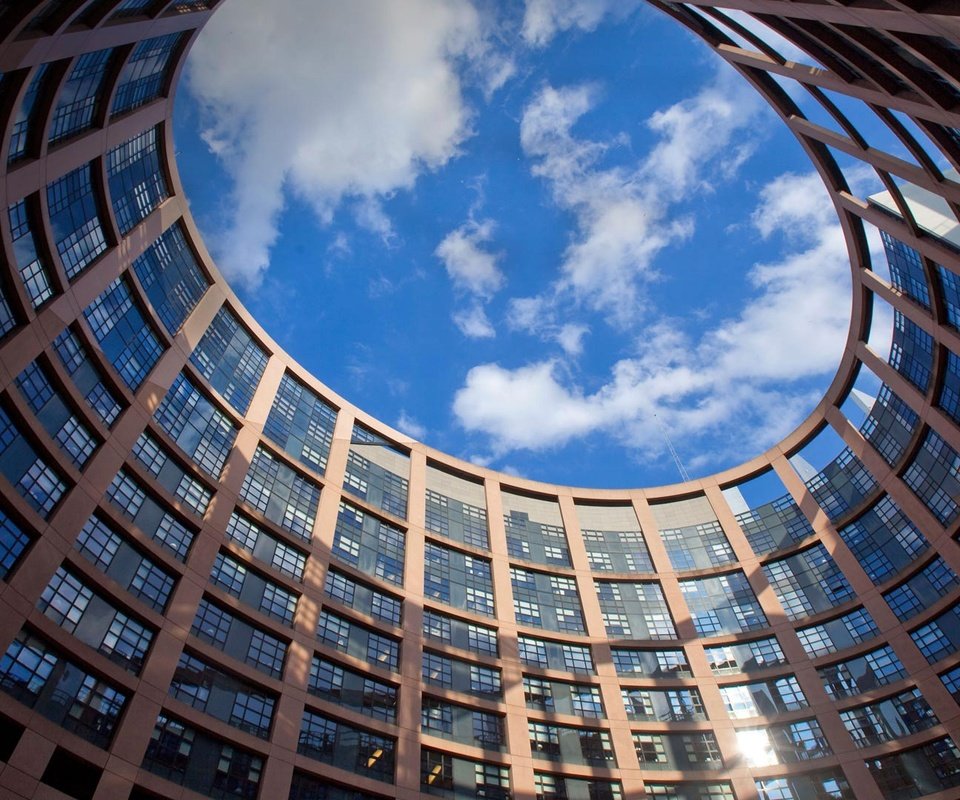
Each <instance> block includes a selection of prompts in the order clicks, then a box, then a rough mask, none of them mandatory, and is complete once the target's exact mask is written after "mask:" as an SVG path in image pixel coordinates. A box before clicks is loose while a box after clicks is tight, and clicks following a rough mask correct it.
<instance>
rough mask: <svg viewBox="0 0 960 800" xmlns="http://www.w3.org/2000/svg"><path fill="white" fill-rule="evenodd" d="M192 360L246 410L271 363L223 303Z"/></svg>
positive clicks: (233, 403)
mask: <svg viewBox="0 0 960 800" xmlns="http://www.w3.org/2000/svg"><path fill="white" fill-rule="evenodd" d="M190 363H191V364H193V366H195V367H196V368H197V370H199V372H200V374H201V375H203V377H204V378H206V379H207V381H208V382H209V384H210V385H211V386H212V387H213V388H214V389H215V390H216V391H218V392H219V393H220V394H221V395H222V396H223V399H224V400H226V401H227V402H228V403H229V404H230V405H231V406H232V407H233V408H234V409H236V410H237V411H238V412H240V413H241V414H246V413H247V409H248V408H249V407H250V401H251V400H252V399H253V393H254V392H255V391H256V389H257V385H258V384H259V383H260V378H261V377H262V376H263V371H264V369H266V366H267V354H266V352H264V350H263V349H262V348H261V347H260V346H259V345H257V343H256V342H254V340H253V337H252V336H250V334H249V333H248V332H247V330H246V328H244V327H243V326H242V325H241V324H240V321H239V320H238V319H237V317H236V316H235V315H234V313H233V312H232V311H231V310H230V309H229V308H228V307H227V306H223V307H222V308H221V309H220V310H219V311H218V312H217V315H216V316H215V317H214V318H213V322H211V323H210V327H209V328H207V331H206V333H204V335H203V338H202V339H200V342H199V343H198V344H197V346H196V348H195V349H194V351H193V354H192V355H191V356H190Z"/></svg>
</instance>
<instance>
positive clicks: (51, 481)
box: [0, 0, 960, 800]
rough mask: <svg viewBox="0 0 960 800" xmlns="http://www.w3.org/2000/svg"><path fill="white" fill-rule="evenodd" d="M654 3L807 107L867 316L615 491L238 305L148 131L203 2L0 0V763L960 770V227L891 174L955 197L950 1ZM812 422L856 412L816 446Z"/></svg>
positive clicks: (518, 774)
mask: <svg viewBox="0 0 960 800" xmlns="http://www.w3.org/2000/svg"><path fill="white" fill-rule="evenodd" d="M651 2H652V3H653V4H654V5H655V6H657V7H658V8H659V9H661V10H662V11H664V12H665V13H667V14H669V15H671V16H672V17H674V18H676V20H677V21H678V22H679V23H680V24H683V25H686V26H687V27H688V28H690V29H691V30H693V31H694V32H695V33H697V34H698V35H699V36H700V37H702V38H703V40H704V41H705V42H707V44H709V45H710V46H711V47H713V48H714V49H715V50H716V51H717V52H718V53H719V54H720V55H721V56H722V57H723V58H725V59H726V60H727V61H728V62H729V63H731V64H732V65H733V66H734V67H736V68H737V69H738V70H739V71H740V72H741V74H742V75H743V76H744V77H745V78H746V79H747V80H748V81H750V83H751V84H752V85H753V86H754V87H755V88H756V89H757V90H758V91H759V92H760V93H761V94H762V95H763V96H764V97H765V98H766V99H767V100H768V101H769V102H770V104H771V106H772V107H773V108H774V109H775V110H776V112H777V113H778V114H779V115H780V116H781V117H782V118H783V120H784V122H785V124H787V125H789V126H790V128H791V129H792V130H793V131H794V132H795V134H796V135H797V137H798V138H799V140H800V142H801V144H802V145H803V147H804V148H805V150H806V151H807V153H808V154H809V156H810V158H811V161H812V163H813V164H814V166H815V167H816V169H817V170H818V171H819V173H820V174H821V176H822V177H823V179H824V182H825V183H826V185H827V187H828V189H829V191H830V194H831V196H832V198H833V201H834V204H835V206H836V210H837V214H838V217H839V219H840V222H841V225H842V227H843V232H844V235H845V237H846V242H847V245H848V248H849V252H850V254H851V265H852V269H851V275H852V283H853V295H852V308H853V314H852V323H851V327H850V335H849V339H848V344H847V347H846V350H845V352H844V354H843V357H842V359H841V363H840V364H839V366H838V371H837V375H836V378H835V379H834V381H833V382H832V384H831V386H830V387H829V389H828V390H827V392H826V395H825V396H824V398H823V400H822V402H821V403H820V404H819V405H818V406H817V408H816V409H815V410H814V412H813V413H812V414H811V416H810V417H809V419H807V420H806V421H805V422H804V423H803V424H802V425H801V426H800V427H799V428H798V429H797V430H796V431H795V432H793V433H792V434H791V435H790V436H788V437H787V438H786V439H785V440H784V441H783V442H782V443H780V444H779V445H778V446H776V447H774V448H772V449H770V450H769V451H768V452H766V453H764V454H762V455H760V456H757V457H753V458H752V459H751V460H749V461H747V462H746V463H744V464H743V465H741V466H739V467H737V468H735V469H731V470H728V471H726V472H723V473H721V474H718V475H714V476H711V477H709V478H706V479H703V480H697V481H693V482H690V483H686V484H682V485H675V486H668V487H657V488H650V489H637V490H633V491H613V490H610V491H599V490H579V489H571V488H569V487H558V486H549V485H545V484H540V483H536V482H533V481H526V480H520V479H515V478H511V477H509V476H504V475H498V474H496V473H493V472H490V471H488V470H484V469H481V468H477V467H474V466H471V465H469V464H465V463H463V462H460V461H457V460H456V459H453V458H451V457H449V456H446V455H444V454H442V453H439V452H436V451H433V450H431V449H429V448H426V447H424V446H423V445H420V444H419V443H416V442H413V441H410V440H408V439H406V438H403V437H401V436H400V435H399V434H397V433H396V432H395V431H392V430H390V429H389V428H387V427H386V426H384V425H383V424H381V423H379V422H378V421H377V420H375V419H372V418H370V417H369V416H368V415H366V414H364V413H363V412H362V411H361V410H359V409H356V408H355V407H353V406H352V405H351V404H350V403H349V402H348V401H347V400H345V399H344V398H341V397H338V396H336V395H334V394H332V393H331V392H330V391H329V390H328V389H327V388H326V387H325V386H324V385H323V384H322V383H320V382H319V381H318V380H317V379H316V378H314V377H313V376H311V375H308V374H305V373H304V372H303V371H302V370H301V369H300V368H299V367H298V366H297V365H296V364H295V363H294V362H293V361H292V360H291V359H290V358H289V357H288V356H287V355H286V354H285V353H283V352H282V351H281V350H280V349H279V348H278V347H277V345H276V343H275V342H273V340H271V339H270V337H269V335H268V334H267V333H266V332H264V331H263V330H261V328H260V327H259V326H258V325H257V323H256V321H255V320H254V319H252V318H251V317H250V315H249V314H248V313H247V312H246V311H245V310H244V309H243V308H242V307H241V306H240V304H239V303H238V301H237V299H236V297H235V296H234V294H233V293H232V292H231V290H230V288H229V287H228V286H226V285H225V283H224V281H223V280H222V279H221V277H220V276H219V274H218V272H217V270H216V267H215V266H214V265H213V263H212V262H211V260H210V258H209V255H208V254H207V252H206V250H205V248H204V246H203V242H202V241H201V239H200V237H199V235H198V233H197V229H196V227H195V225H194V223H193V220H192V219H191V216H190V213H189V210H188V207H187V205H186V202H185V200H184V197H183V192H182V189H181V185H180V181H179V179H178V176H177V171H176V165H175V163H174V158H173V150H172V145H171V141H170V137H169V136H168V132H169V127H170V122H169V119H170V114H171V111H172V100H171V99H170V97H171V94H172V92H173V89H174V87H175V86H176V83H177V79H178V75H179V73H180V70H181V68H182V65H183V61H184V58H185V56H186V53H187V52H188V50H189V47H190V44H191V43H192V41H193V40H194V38H195V37H196V35H197V34H198V32H199V30H200V29H201V28H202V26H203V24H204V23H205V22H206V21H207V19H208V18H209V16H210V14H211V13H213V10H212V8H211V7H212V5H213V2H212V0H157V1H156V2H154V0H124V1H123V2H120V1H119V0H89V1H88V2H83V1H82V0H47V2H39V3H32V2H28V1H24V0H21V1H20V2H16V1H15V0H10V2H5V3H2V4H0V71H2V82H0V120H2V122H3V125H2V130H3V137H2V141H0V174H2V185H3V187H4V189H3V191H4V192H5V198H6V205H7V207H8V213H7V214H6V215H3V219H2V220H0V246H2V258H0V291H2V295H0V489H2V493H3V501H2V505H0V578H2V580H0V612H2V613H0V653H4V655H3V656H2V659H0V690H2V691H0V764H2V766H0V795H2V796H3V797H28V798H63V797H73V798H80V799H81V800H82V799H83V798H98V800H106V799H107V798H110V800H114V799H115V798H125V797H128V796H129V797H131V798H136V800H144V798H158V797H167V798H174V797H177V798H179V797H184V798H187V797H199V796H212V797H218V798H253V797H259V798H263V800H274V799H275V798H287V797H290V798H296V799H297V800H305V799H306V798H393V797H396V798H414V797H419V796H421V795H428V796H432V795H436V796H438V797H477V798H506V797H515V798H528V799H531V798H534V797H537V798H541V799H542V800H547V798H562V797H567V798H571V799H572V798H621V797H622V798H640V797H644V796H646V797H654V798H683V800H731V799H732V798H737V800H753V798H757V797H761V798H766V799H767V800H773V798H796V799H797V800H801V799H802V800H812V799H813V798H818V799H819V798H852V797H856V798H876V797H884V798H891V799H892V798H897V800H899V798H905V797H920V796H929V797H931V798H937V799H938V800H946V798H948V797H957V796H958V795H960V788H958V787H960V750H958V746H957V744H956V743H957V742H958V741H960V738H958V737H960V706H958V705H957V703H958V701H960V603H958V600H960V579H958V577H957V574H958V573H960V548H958V545H957V542H956V540H955V539H956V536H957V534H958V526H960V477H958V472H960V455H958V454H960V427H958V422H960V294H958V292H960V289H958V275H960V251H958V249H957V246H956V242H955V241H954V240H952V239H951V238H950V237H949V236H946V235H945V233H944V232H943V231H942V230H939V229H934V228H933V227H931V224H930V222H929V219H928V218H927V217H926V216H925V215H924V213H923V212H922V210H920V209H921V208H931V207H932V206H931V203H927V204H926V205H924V204H923V203H920V202H917V201H915V200H914V199H912V198H915V197H916V196H917V191H919V192H926V193H927V195H925V196H927V197H931V196H932V197H934V198H938V199H937V200H936V202H935V203H934V204H933V205H935V206H937V208H939V212H938V213H942V214H943V215H952V216H953V217H954V220H953V223H952V224H954V225H955V224H956V223H955V215H956V212H957V211H958V207H960V183H958V182H957V180H956V175H955V173H953V174H951V175H950V176H949V177H947V176H945V175H944V174H943V173H942V172H941V171H940V169H939V168H938V165H940V164H945V163H946V164H949V165H951V166H952V168H953V169H957V168H960V58H958V57H957V56H958V50H957V48H958V46H960V8H958V7H957V6H956V4H955V3H951V2H942V3H904V2H898V0H848V1H847V2H839V1H838V0H816V2H813V1H812V0H796V1H794V2H787V0H740V1H739V2H738V3H736V4H735V5H736V6H737V7H738V8H740V9H742V10H743V11H745V12H749V13H750V14H753V15H754V21H757V20H762V22H764V23H766V25H767V26H769V30H770V31H771V32H775V33H776V34H778V35H779V37H783V39H785V40H786V41H787V42H790V43H793V44H795V45H796V46H798V47H799V48H801V49H802V50H804V51H805V52H806V53H807V54H809V63H806V64H804V63H795V62H794V61H790V60H787V59H785V58H784V57H783V56H782V55H781V54H780V52H779V51H778V49H777V48H778V47H780V44H779V43H780V42H781V39H780V38H779V37H778V36H776V35H774V33H770V34H769V35H768V34H766V33H764V34H763V37H764V38H760V35H759V34H758V33H757V32H756V31H758V30H765V29H764V28H763V27H762V26H759V25H757V24H752V23H751V24H750V25H749V26H747V25H745V24H744V23H745V21H747V20H748V18H746V17H744V16H743V15H742V14H733V13H728V12H724V11H723V10H721V9H720V8H719V7H718V6H715V5H714V4H713V3H712V2H711V0H693V2H688V3H679V2H677V3H673V2H668V1H667V0H651ZM783 86H789V87H791V91H790V92H789V93H788V92H787V91H785V90H784V89H783V88H782V87H783ZM800 96H802V97H803V98H805V99H804V100H803V108H806V109H808V110H809V109H810V108H816V109H819V110H818V111H817V118H816V119H817V120H818V121H815V120H813V119H811V118H808V116H807V115H805V114H804V113H803V111H802V110H801V106H800V105H798V102H800V101H799V99H798V98H799V97H800ZM852 109H856V110H857V111H858V113H861V114H868V115H872V117H873V119H874V122H875V123H876V124H881V125H883V126H885V129H886V130H887V131H888V132H889V134H890V136H889V138H890V139H892V140H896V141H897V142H899V143H900V144H899V145H898V147H897V148H893V149H894V150H896V152H887V151H885V150H884V149H882V147H880V146H877V144H875V143H873V142H870V141H868V140H867V139H866V138H865V135H864V134H863V133H862V132H861V130H860V129H859V128H858V127H857V126H856V125H855V117H856V115H855V114H854V115H853V116H851V114H852V113H853V112H852ZM811 113H812V112H811ZM885 141H886V140H885ZM850 164H853V165H854V166H862V165H867V166H868V167H870V168H873V169H875V170H876V171H877V173H878V174H879V176H880V177H881V179H882V180H883V182H884V185H885V186H886V188H887V200H886V202H880V201H878V200H875V201H874V202H872V203H870V202H867V201H866V200H863V199H860V198H858V197H857V196H856V195H855V194H853V193H852V192H851V190H850V188H849V183H848V180H847V177H845V175H849V174H850V173H849V169H850V166H849V165H850ZM845 170H846V172H845ZM901 187H909V188H901ZM891 211H892V212H893V213H891ZM945 219H947V221H948V222H950V216H945ZM865 225H870V226H876V227H878V228H879V229H880V230H881V231H882V232H883V234H884V236H885V240H886V244H887V247H888V250H889V252H890V253H891V268H890V277H891V280H889V281H888V280H887V279H886V278H885V277H884V276H885V272H884V269H883V268H882V265H877V266H876V269H873V268H872V265H871V261H870V254H869V249H868V247H867V240H866V236H865V233H864V231H865V227H864V226H865ZM878 303H884V304H886V305H888V306H890V307H892V309H893V311H894V318H895V326H894V327H895V332H894V346H893V348H892V350H891V357H890V359H889V360H885V359H884V358H881V357H879V356H878V355H877V354H876V353H875V352H874V351H873V350H871V349H870V347H869V346H868V345H867V344H866V341H867V336H868V333H869V330H870V322H871V314H872V309H873V308H874V306H875V305H876V304H878ZM864 370H869V371H870V372H871V373H873V375H875V376H876V377H877V379H878V381H879V382H880V383H881V384H882V390H881V391H880V392H879V394H878V396H877V399H876V401H875V402H874V403H873V404H872V405H871V406H870V411H869V414H867V415H866V419H865V420H864V421H863V422H862V424H857V423H856V422H854V421H853V420H852V418H851V416H850V415H851V414H852V412H851V411H850V406H849V404H848V403H847V400H848V398H849V397H851V396H852V394H851V392H852V390H853V388H854V383H855V381H856V379H857V375H858V372H863V371H864ZM857 397H859V396H857ZM855 399H856V398H855ZM824 429H829V430H832V431H833V432H834V434H835V435H836V436H837V437H838V438H839V440H840V441H841V443H842V445H841V451H840V453H839V455H837V456H836V458H835V459H833V460H832V461H829V463H827V464H826V465H825V466H823V467H822V469H821V468H820V466H821V465H819V464H817V465H815V466H814V471H815V474H803V470H800V471H798V469H795V468H794V466H793V465H792V462H791V458H794V463H796V464H798V465H801V466H802V462H801V461H800V460H799V459H802V458H805V456H803V455H801V454H802V453H803V451H804V448H805V447H806V446H807V445H808V443H809V442H811V441H812V440H814V439H815V438H816V437H817V436H818V435H819V434H820V432H821V431H822V430H824ZM752 455H753V454H750V453H745V454H744V457H745V458H748V457H751V456H752ZM817 469H819V471H816V470H817ZM769 481H774V482H775V483H776V485H778V486H780V488H779V490H777V491H776V492H774V493H772V494H769V495H768V496H762V491H761V492H760V495H761V496H760V499H759V500H755V499H751V498H752V497H755V496H756V495H757V491H759V490H757V489H756V487H758V486H759V487H761V488H762V486H764V485H767V483H765V482H769Z"/></svg>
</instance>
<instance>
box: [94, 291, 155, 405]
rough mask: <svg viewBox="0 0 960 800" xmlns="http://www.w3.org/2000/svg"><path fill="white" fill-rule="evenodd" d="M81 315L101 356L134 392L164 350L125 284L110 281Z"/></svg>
mask: <svg viewBox="0 0 960 800" xmlns="http://www.w3.org/2000/svg"><path fill="white" fill-rule="evenodd" d="M83 315H84V317H86V320H87V323H88V324H89V325H90V328H91V330H92V331H93V335H94V336H95V337H96V340H97V342H98V343H99V345H100V349H101V350H103V352H104V355H106V357H107V359H108V360H109V361H110V363H111V364H113V367H114V369H116V371H117V373H118V374H119V375H120V377H121V379H122V380H123V382H124V383H125V384H126V385H127V386H128V387H129V388H130V389H131V390H132V391H134V392H135V391H136V390H137V389H139V388H140V385H141V384H142V383H143V381H144V379H145V378H146V377H147V374H148V373H149V372H150V370H151V369H153V367H154V365H155V364H156V363H157V361H158V360H159V359H160V356H161V354H162V353H163V349H164V348H163V346H162V345H161V344H160V341H159V340H158V339H157V336H156V334H154V332H153V330H152V329H151V328H150V326H149V325H148V324H147V321H146V319H144V317H143V314H142V313H141V311H140V309H139V308H138V307H137V305H136V303H135V302H134V299H133V295H132V294H131V292H130V288H129V286H127V282H126V281H125V280H124V279H123V278H117V279H116V280H114V281H113V282H112V283H111V284H110V285H109V286H108V287H107V289H106V291H105V292H104V293H103V294H101V295H100V296H99V297H98V298H97V299H96V300H94V301H93V302H92V303H91V304H90V305H89V306H87V308H86V309H84V312H83Z"/></svg>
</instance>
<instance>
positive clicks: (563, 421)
mask: <svg viewBox="0 0 960 800" xmlns="http://www.w3.org/2000/svg"><path fill="white" fill-rule="evenodd" d="M818 181H819V179H818V178H817V177H816V176H815V175H782V176H780V177H779V178H777V179H776V180H774V181H772V182H771V183H770V184H769V185H768V186H766V187H765V188H764V189H763V191H762V192H761V194H760V198H759V204H758V207H757V210H756V213H755V214H754V217H753V221H754V226H755V228H756V230H757V233H758V235H762V236H767V237H770V236H773V235H775V234H776V235H786V234H787V233H788V232H789V238H788V239H786V240H785V241H786V242H787V243H788V244H790V245H791V249H790V251H789V252H788V253H786V254H785V255H784V256H783V257H782V258H781V259H780V260H778V261H776V262H770V263H763V264H756V265H754V266H753V267H752V268H751V270H750V272H749V280H750V283H751V285H752V286H753V288H754V293H753V294H752V296H751V297H750V298H749V299H748V300H747V302H746V303H745V305H744V307H743V308H742V309H741V310H740V311H739V312H738V313H736V314H735V315H733V316H731V317H729V318H727V319H724V320H722V321H721V322H720V323H719V324H717V325H716V326H714V327H713V328H711V329H709V330H707V331H706V332H705V333H703V334H702V335H700V336H699V337H698V338H696V339H694V338H691V337H690V336H689V335H687V334H686V333H684V331H683V321H682V320H676V319H659V320H656V321H655V322H653V323H651V324H650V325H648V326H647V327H646V328H645V329H644V330H642V331H641V332H640V333H639V336H638V339H637V349H636V353H635V354H634V355H633V356H632V357H629V358H624V359H621V360H620V361H618V362H616V363H615V364H614V365H613V366H612V367H611V371H610V375H609V378H608V380H607V381H606V382H605V383H604V384H603V385H602V386H601V387H600V388H599V389H596V390H595V391H592V392H587V391H585V390H584V389H583V387H582V386H580V385H578V383H577V382H576V381H575V380H574V379H573V378H572V377H571V373H570V372H569V368H568V366H567V364H566V363H565V362H563V361H561V360H558V359H553V360H544V361H538V362H534V363H530V364H526V365H524V366H521V367H519V368H516V369H507V368H504V367H502V366H500V365H498V364H482V365H479V366H477V367H474V368H473V369H472V370H470V372H469V373H468V374H467V377H466V380H465V383H464V385H463V387H462V388H461V389H460V390H459V391H458V393H457V394H456V397H455V400H454V406H453V409H454V413H455V415H456V417H457V419H458V421H459V422H460V424H461V425H462V426H463V427H464V428H465V429H466V430H468V431H470V432H473V433H476V434H481V435H482V436H483V437H484V438H485V439H486V441H487V442H488V443H489V447H490V449H491V451H492V452H493V453H494V454H495V455H497V456H503V455H505V454H507V453H509V452H511V451H514V450H518V449H528V450H544V449H549V448H553V447H557V446H560V445H563V444H566V443H568V442H570V441H572V440H574V439H577V438H579V437H584V436H587V435H590V434H594V433H598V432H605V433H607V434H609V435H610V436H612V437H614V438H616V439H618V440H620V441H621V442H622V443H624V444H626V445H627V446H629V447H631V448H634V449H635V450H636V451H638V453H639V454H640V455H641V456H649V455H654V454H657V453H659V452H660V451H661V450H662V448H663V439H662V433H661V432H660V430H659V428H658V427H657V425H655V424H654V422H653V415H654V414H655V413H656V414H657V416H658V419H659V420H660V421H661V422H662V424H663V425H664V426H665V427H666V428H667V430H668V431H669V432H670V435H671V437H672V438H673V440H674V443H675V444H676V445H677V447H678V449H680V451H681V455H682V456H683V455H684V454H685V453H686V454H687V455H688V458H686V459H685V460H686V461H688V462H689V463H688V464H687V466H688V467H691V468H696V469H700V468H704V469H706V468H713V467H716V466H718V464H720V462H723V461H725V460H726V459H727V458H728V453H730V452H732V453H736V454H737V457H740V456H741V455H742V454H743V453H744V452H745V451H747V450H751V449H752V450H754V451H756V452H759V451H760V450H761V449H762V448H764V447H767V446H769V445H770V444H772V443H773V442H774V441H777V440H778V439H779V438H782V437H783V436H784V435H785V434H786V433H788V432H789V430H790V429H792V428H793V427H794V426H795V425H796V424H797V423H798V422H799V421H800V420H801V419H802V417H803V415H804V414H806V413H809V411H810V409H811V408H813V406H814V405H815V404H816V402H817V400H818V399H819V391H818V390H816V389H812V388H810V384H808V383H806V382H805V379H808V378H811V377H815V376H824V377H828V376H829V374H830V372H831V371H832V370H834V369H835V368H836V365H837V364H838V362H839V358H840V354H841V352H842V350H843V345H844V342H845V340H846V334H847V330H848V326H849V315H850V278H849V270H850V266H849V260H848V257H847V252H846V248H845V244H844V239H843V236H842V233H841V231H840V228H839V226H838V224H837V222H836V218H835V217H834V216H833V210H832V206H831V204H830V202H829V200H828V197H827V195H826V193H825V192H824V191H823V188H822V186H820V185H819V183H818ZM791 196H792V197H802V198H803V203H802V204H800V205H799V206H797V207H796V208H795V209H794V210H793V211H790V212H789V213H788V211H787V210H786V209H785V208H784V203H785V198H787V197H791ZM504 398H509V401H505V399H504ZM690 453H696V454H697V455H696V456H695V457H694V458H689V454H690Z"/></svg>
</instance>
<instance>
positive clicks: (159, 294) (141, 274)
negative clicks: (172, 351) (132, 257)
mask: <svg viewBox="0 0 960 800" xmlns="http://www.w3.org/2000/svg"><path fill="white" fill-rule="evenodd" d="M133 271H134V272H135V273H136V274H137V279H138V280H139V281H140V285H141V286H142V287H143V291H144V293H145V294H146V295H147V299H148V300H149V301H150V305H152V306H153V310H154V311H155V312H156V314H157V317H158V318H159V319H160V322H161V323H162V324H163V326H164V327H165V328H166V329H167V333H169V334H170V335H171V336H174V335H176V333H177V331H179V330H180V326H181V325H183V323H184V322H185V321H186V319H187V317H188V316H190V312H191V311H193V309H194V308H196V306H197V303H199V302H200V298H201V297H203V295H204V293H205V292H206V291H207V288H208V286H209V284H208V283H207V278H206V276H205V275H204V274H203V271H202V270H201V269H200V266H199V264H198V262H197V257H196V256H195V255H194V253H193V250H191V249H190V246H189V245H188V244H187V239H186V237H185V236H184V233H183V228H182V226H181V224H180V223H178V224H176V225H174V226H172V227H171V228H168V229H167V230H166V232H164V234H163V235H162V236H160V238H159V239H157V240H156V241H154V243H153V244H151V245H150V246H149V247H148V248H147V249H146V250H145V251H144V253H143V255H141V256H140V257H139V258H138V259H137V260H136V261H134V262H133Z"/></svg>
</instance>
